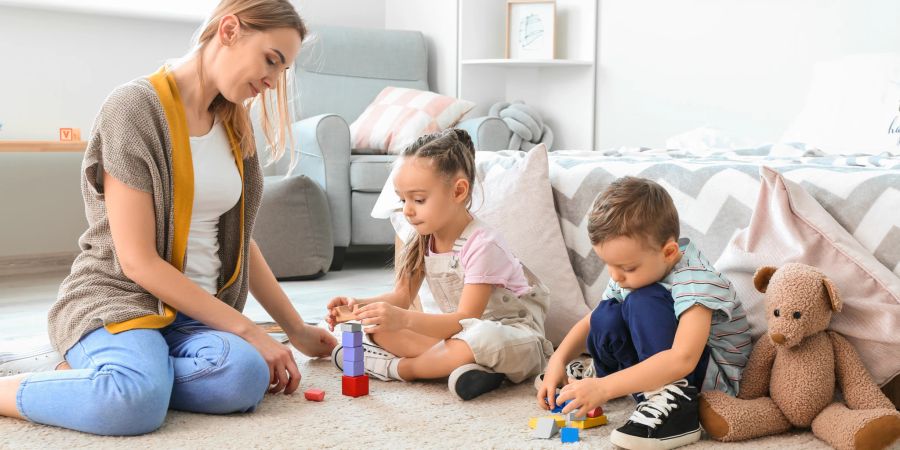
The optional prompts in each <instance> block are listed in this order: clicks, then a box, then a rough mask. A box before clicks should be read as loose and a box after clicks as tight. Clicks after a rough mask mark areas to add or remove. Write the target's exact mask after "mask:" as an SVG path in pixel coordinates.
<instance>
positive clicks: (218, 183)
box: [184, 119, 241, 295]
mask: <svg viewBox="0 0 900 450" xmlns="http://www.w3.org/2000/svg"><path fill="white" fill-rule="evenodd" d="M191 157H192V159H193V163H194V164H193V165H194V206H193V209H192V211H191V230H190V234H189V235H188V244H187V265H186V266H185V268H184V274H185V275H186V276H187V277H188V278H190V279H191V280H192V281H193V282H194V283H197V284H198V285H199V286H200V287H202V288H203V289H204V290H206V291H207V292H209V293H211V294H213V295H215V294H216V288H217V284H218V279H219V270H220V269H221V266H222V262H221V261H220V260H219V255H218V251H219V240H218V235H219V217H220V216H221V215H222V214H225V213H226V212H228V211H229V210H231V208H234V206H235V205H236V204H237V203H238V202H239V201H240V199H241V175H240V173H238V170H237V165H236V164H235V162H234V153H232V150H231V144H230V143H229V142H228V134H227V133H226V132H225V127H224V126H223V125H222V123H221V122H220V121H219V120H218V119H217V120H216V122H215V124H213V127H212V129H211V130H210V131H209V133H207V134H206V135H204V136H197V137H194V136H191Z"/></svg>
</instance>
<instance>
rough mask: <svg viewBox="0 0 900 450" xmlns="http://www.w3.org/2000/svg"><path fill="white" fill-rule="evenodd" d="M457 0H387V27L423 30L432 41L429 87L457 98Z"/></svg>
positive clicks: (427, 40)
mask: <svg viewBox="0 0 900 450" xmlns="http://www.w3.org/2000/svg"><path fill="white" fill-rule="evenodd" d="M457 3H458V2H457V0H428V1H422V0H385V20H384V27H385V28H387V29H391V30H419V31H422V32H423V33H424V34H425V41H426V42H427V44H428V86H429V87H430V88H431V90H432V91H434V92H437V93H440V94H444V95H449V96H453V97H455V96H456V95H457V93H456V58H457V26H456V22H457V17H456V14H457V9H456V8H457Z"/></svg>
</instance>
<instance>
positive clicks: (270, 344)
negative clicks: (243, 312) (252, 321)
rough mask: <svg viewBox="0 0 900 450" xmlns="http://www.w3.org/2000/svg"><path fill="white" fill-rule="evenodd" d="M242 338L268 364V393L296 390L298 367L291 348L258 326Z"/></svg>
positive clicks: (286, 392)
mask: <svg viewBox="0 0 900 450" xmlns="http://www.w3.org/2000/svg"><path fill="white" fill-rule="evenodd" d="M244 339H245V340H246V341H247V342H248V343H250V345H252V346H253V347H254V348H256V351H258V352H259V354H260V355H262V357H263V359H264V360H265V361H266V365H268V366H269V386H271V387H270V388H269V393H270V394H275V393H278V392H281V391H282V390H284V393H285V395H287V394H292V393H293V392H294V391H296V390H297V388H298V387H299V386H300V369H298V368H297V363H296V362H295V361H294V355H293V353H291V349H289V348H288V347H287V346H286V345H284V344H282V343H280V342H278V341H276V340H275V339H272V338H271V337H270V336H269V334H268V333H266V332H265V331H264V330H263V329H262V328H260V327H256V329H255V330H253V331H251V332H250V334H249V335H248V336H246V337H245V338H244Z"/></svg>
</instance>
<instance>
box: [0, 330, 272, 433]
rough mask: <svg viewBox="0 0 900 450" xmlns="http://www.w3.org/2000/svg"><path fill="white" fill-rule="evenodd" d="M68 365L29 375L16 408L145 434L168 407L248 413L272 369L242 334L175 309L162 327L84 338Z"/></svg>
mask: <svg viewBox="0 0 900 450" xmlns="http://www.w3.org/2000/svg"><path fill="white" fill-rule="evenodd" d="M66 361H67V362H68V363H69V365H70V366H72V370H60V371H53V372H41V373H35V374H32V375H30V376H28V377H27V378H26V379H25V380H24V381H23V382H22V384H21V386H20V387H19V391H18V395H17V398H16V406H17V407H18V409H19V412H20V413H21V414H22V416H24V417H25V418H26V419H28V420H30V421H32V422H37V423H42V424H46V425H55V426H59V427H64V428H69V429H73V430H78V431H83V432H86V433H93V434H99V435H111V436H127V435H137V434H144V433H149V432H151V431H154V430H156V429H157V428H159V427H160V426H162V424H163V421H164V420H165V417H166V411H167V410H168V409H169V408H172V409H177V410H181V411H191V412H199V413H207V414H227V413H235V412H251V411H253V410H254V409H256V406H257V405H258V404H259V402H260V401H262V398H263V396H264V395H265V393H266V390H267V388H268V386H269V368H268V366H267V365H266V362H265V360H263V358H262V356H261V355H260V354H259V352H257V351H256V348H254V347H253V346H251V345H250V344H249V343H247V341H244V340H243V339H241V338H240V337H238V336H236V335H234V334H231V333H226V332H222V331H216V330H213V329H211V328H209V327H207V326H205V325H203V324H201V323H200V322H198V321H196V320H193V319H191V318H190V317H187V316H184V315H182V314H179V315H178V316H177V317H176V319H175V322H174V323H172V325H169V326H168V327H166V328H163V329H160V330H148V329H138V330H131V331H125V332H122V333H119V334H110V333H109V332H108V331H106V329H105V328H100V329H97V330H95V331H93V332H91V333H89V334H87V335H85V336H84V337H82V338H81V340H80V341H79V342H78V343H77V344H75V346H73V347H72V348H71V349H69V351H68V352H67V353H66Z"/></svg>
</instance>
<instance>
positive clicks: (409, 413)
mask: <svg viewBox="0 0 900 450" xmlns="http://www.w3.org/2000/svg"><path fill="white" fill-rule="evenodd" d="M297 357H298V362H299V363H300V366H301V371H302V373H303V377H304V378H303V383H302V387H301V390H302V389H305V388H319V389H324V390H325V391H326V392H327V393H326V396H325V401H324V402H322V403H315V402H309V401H306V400H305V399H304V398H303V395H302V393H301V394H295V395H293V396H284V395H269V396H267V397H266V399H265V400H264V401H263V403H262V404H261V405H260V408H259V409H258V410H257V411H256V412H255V413H253V414H245V415H232V416H207V415H200V414H189V413H183V412H176V411H172V412H170V413H169V416H168V418H167V420H166V423H165V425H164V426H163V427H162V428H161V429H160V430H158V431H156V432H154V433H151V434H148V435H144V436H138V437H128V438H122V437H115V438H110V437H98V436H92V435H88V434H84V433H79V432H75V431H69V430H64V429H59V428H54V427H48V426H42V425H35V424H31V423H28V422H24V421H18V420H13V419H6V418H0V448H2V449H30V448H33V449H42V450H46V449H62V448H92V449H93V448H117V449H122V448H127V449H129V450H130V449H141V448H166V449H180V448H242V449H243V448H259V449H288V448H344V449H349V448H417V449H418V448H465V449H469V448H516V449H519V448H567V449H568V448H573V449H574V448H582V447H584V448H587V447H590V448H601V449H607V448H614V446H613V445H612V444H610V443H609V440H608V435H609V433H610V432H611V431H612V429H613V427H616V426H619V425H621V424H622V423H624V421H625V419H626V418H627V417H628V415H630V414H631V412H632V409H633V407H634V402H633V401H632V400H630V399H620V400H617V401H614V402H612V403H610V404H609V405H607V408H606V409H607V416H608V417H609V419H610V425H606V426H603V427H599V428H594V429H591V430H586V431H583V432H582V435H581V442H580V443H579V444H566V445H563V444H561V443H560V441H559V438H558V437H557V438H556V439H553V440H546V441H545V440H532V439H531V438H530V429H529V428H528V425H527V424H528V418H529V417H530V416H537V415H543V411H540V410H539V409H538V408H537V406H536V405H535V404H534V397H533V392H534V390H533V387H532V386H531V385H530V384H521V385H518V386H505V387H503V388H501V389H500V390H498V391H495V392H492V393H490V394H487V395H484V396H482V397H480V398H478V399H476V400H474V401H470V402H461V401H458V400H457V399H456V398H454V397H452V396H451V394H450V393H449V392H447V385H446V382H428V383H396V382H391V383H385V382H380V381H376V380H372V381H371V383H370V384H371V386H370V395H369V396H367V397H361V398H356V399H353V398H349V397H344V396H342V395H341V387H340V385H341V383H340V381H341V376H340V372H338V371H337V370H336V369H335V368H334V366H333V365H332V364H331V361H330V360H327V359H326V360H309V359H307V358H304V357H302V356H300V355H299V354H298V355H297ZM688 448H707V449H710V448H715V449H719V448H745V449H778V450H784V449H812V448H827V447H826V446H825V445H824V444H823V443H822V442H821V441H819V440H817V439H816V438H815V437H813V436H812V434H810V433H808V432H795V433H789V434H784V435H781V436H777V437H772V438H767V439H760V440H755V441H751V442H746V443H742V444H737V445H734V444H733V445H723V444H722V443H718V442H714V441H709V440H706V439H704V440H701V441H700V442H699V443H698V444H696V445H694V446H692V447H688Z"/></svg>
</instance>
